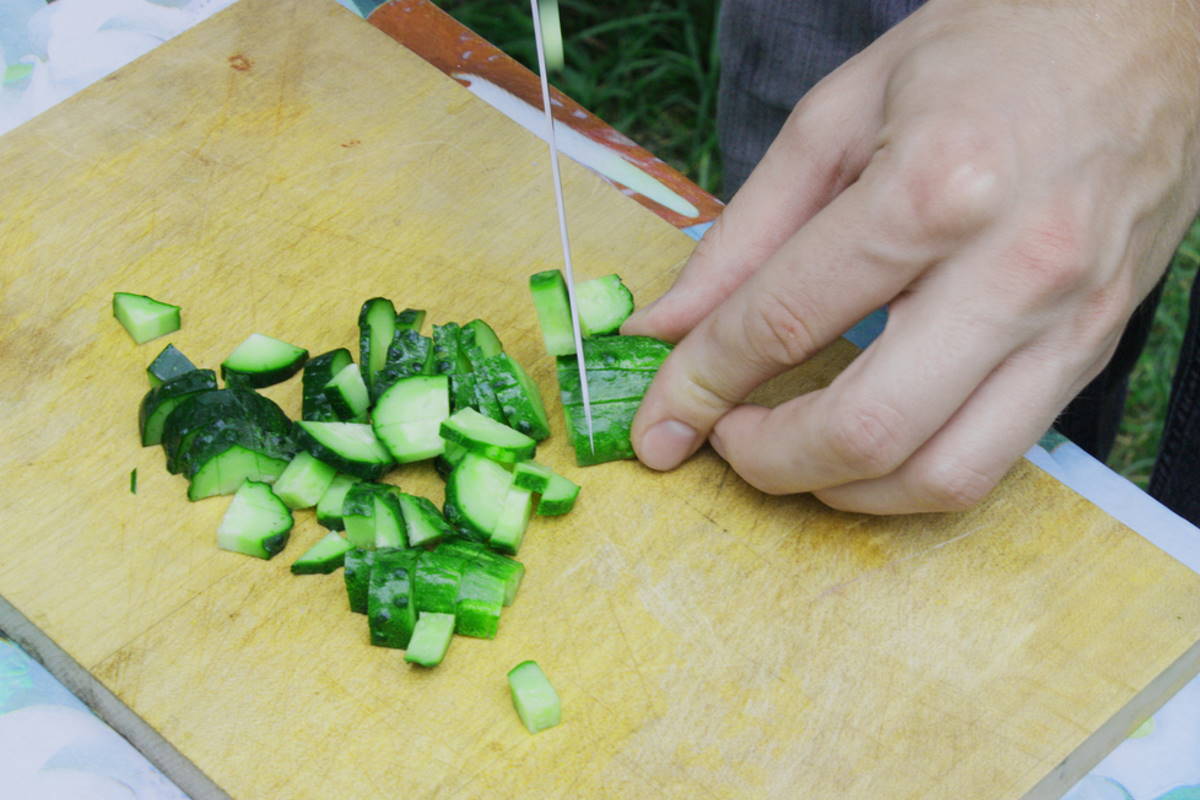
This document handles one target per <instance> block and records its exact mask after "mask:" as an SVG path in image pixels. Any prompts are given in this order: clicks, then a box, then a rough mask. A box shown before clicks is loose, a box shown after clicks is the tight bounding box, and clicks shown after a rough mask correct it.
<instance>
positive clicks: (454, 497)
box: [446, 453, 512, 538]
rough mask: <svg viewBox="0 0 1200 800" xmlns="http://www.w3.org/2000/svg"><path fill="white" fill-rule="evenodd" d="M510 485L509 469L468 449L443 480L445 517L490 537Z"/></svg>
mask: <svg viewBox="0 0 1200 800" xmlns="http://www.w3.org/2000/svg"><path fill="white" fill-rule="evenodd" d="M510 486H512V473H510V472H509V471H508V470H506V469H505V468H504V467H502V466H500V465H499V464H497V463H496V462H495V461H492V460H490V459H487V458H484V457H483V456H479V455H476V454H475V453H467V454H466V455H465V456H463V460H462V461H460V462H459V463H458V466H457V467H455V468H454V471H453V472H451V473H450V479H449V480H448V481H447V482H446V504H447V512H446V519H447V520H448V521H451V522H456V521H457V522H460V523H461V524H463V525H465V526H466V527H468V528H469V529H470V530H472V531H474V532H475V533H476V534H478V535H480V536H482V537H484V538H487V537H490V536H491V534H492V530H493V529H494V528H495V527H496V520H497V518H498V517H499V515H500V509H501V508H502V507H503V506H504V500H505V498H506V496H507V495H508V489H509V487H510ZM451 508H453V509H454V518H453V519H452V518H451V512H450V509H451Z"/></svg>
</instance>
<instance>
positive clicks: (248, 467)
mask: <svg viewBox="0 0 1200 800" xmlns="http://www.w3.org/2000/svg"><path fill="white" fill-rule="evenodd" d="M288 460H289V459H287V458H272V457H271V456H268V455H265V454H263V453H261V452H258V451H257V450H254V449H251V448H249V447H245V446H244V445H240V444H236V443H235V444H231V445H227V446H225V447H224V448H223V449H220V450H214V451H212V452H206V453H205V454H204V455H202V456H199V457H198V460H197V462H196V463H197V468H196V470H195V472H194V473H193V474H192V476H191V479H190V482H189V483H188V500H192V501H196V500H203V499H204V498H206V497H212V496H214V495H221V494H233V493H234V492H236V491H238V490H239V488H240V487H241V486H242V485H243V484H244V483H246V482H247V481H251V482H259V483H262V482H267V483H270V482H273V481H274V480H275V479H276V478H278V477H279V476H280V475H282V474H283V471H284V470H285V469H286V468H287V465H288ZM284 508H287V506H284ZM289 513H290V509H289Z"/></svg>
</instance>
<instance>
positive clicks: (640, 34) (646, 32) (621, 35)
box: [440, 0, 1200, 487]
mask: <svg viewBox="0 0 1200 800" xmlns="http://www.w3.org/2000/svg"><path fill="white" fill-rule="evenodd" d="M440 5H441V6H442V7H443V8H445V9H446V10H447V11H449V12H450V13H452V14H454V16H456V17H457V18H458V19H460V20H461V21H462V22H464V23H465V24H466V25H467V26H469V27H470V28H472V29H474V30H475V31H476V32H477V33H479V34H480V35H482V36H483V37H484V38H486V39H488V40H489V41H491V42H492V43H493V44H495V45H497V46H498V47H500V48H501V49H502V50H504V51H505V52H507V53H509V54H510V55H512V56H514V57H515V58H517V59H519V60H520V61H522V62H523V63H525V64H526V66H530V67H532V68H533V69H536V56H535V55H534V49H533V26H532V23H531V22H530V20H529V7H528V5H527V3H526V2H517V3H507V4H505V3H496V2H495V0H440ZM559 5H560V9H561V18H562V28H563V37H564V49H565V51H566V66H565V68H564V69H563V70H562V71H561V72H558V73H554V74H552V75H551V80H552V82H553V83H554V85H555V86H557V87H558V88H559V89H561V90H563V91H564V92H565V93H566V94H568V95H570V96H571V97H573V98H575V99H576V100H578V101H579V102H580V103H581V104H582V105H583V106H584V107H585V108H587V109H588V110H590V111H592V112H593V113H595V114H597V115H598V116H600V117H601V118H602V119H604V120H606V121H607V122H608V123H609V124H611V125H612V126H613V127H615V128H616V129H617V130H619V131H621V132H622V133H624V134H626V135H627V136H629V137H630V138H632V139H633V140H634V141H636V142H638V143H639V144H641V145H642V146H644V147H646V148H647V149H648V150H650V151H651V152H653V153H654V154H655V155H657V156H658V157H660V158H662V159H663V160H665V161H666V162H667V163H669V164H671V165H672V166H674V167H675V168H676V169H678V170H679V171H681V172H683V173H684V174H685V175H687V176H688V177H689V178H691V179H692V180H693V181H695V182H696V183H697V184H699V185H700V186H701V187H703V188H704V189H706V190H708V191H709V192H712V193H713V194H716V195H720V192H721V163H720V152H719V151H718V148H717V135H716V123H715V115H716V98H717V76H718V68H719V65H718V59H717V42H716V15H717V0H641V2H632V1H631V0H610V2H606V3H603V4H601V3H591V2H586V0H559ZM1198 267H1200V220H1198V221H1197V223H1196V224H1195V225H1193V226H1192V229H1191V231H1190V233H1189V234H1188V238H1187V240H1186V241H1185V242H1184V244H1183V246H1181V247H1180V250H1179V252H1178V253H1177V254H1176V256H1175V262H1174V264H1173V265H1172V269H1171V273H1170V276H1169V278H1168V282H1167V286H1166V288H1165V291H1164V294H1163V298H1162V303H1161V305H1160V306H1159V309H1158V313H1157V315H1156V317H1155V320H1154V327H1153V330H1152V331H1151V334H1150V341H1149V343H1148V344H1147V346H1146V351H1145V353H1144V354H1143V356H1142V358H1141V360H1140V361H1139V362H1138V364H1137V367H1136V368H1135V370H1134V373H1133V375H1132V377H1131V380H1130V390H1129V399H1128V402H1127V405H1126V412H1125V418H1124V420H1123V421H1122V425H1121V430H1120V433H1119V434H1118V437H1117V443H1116V446H1115V448H1114V450H1113V454H1112V456H1111V457H1110V458H1109V464H1110V465H1111V466H1112V467H1113V469H1115V470H1116V471H1117V472H1119V473H1121V474H1122V475H1124V476H1126V477H1127V478H1129V479H1131V480H1133V481H1134V482H1136V483H1138V484H1139V485H1141V486H1142V487H1145V485H1146V483H1147V481H1148V480H1149V476H1150V472H1151V470H1152V469H1153V466H1154V457H1155V453H1156V451H1157V448H1158V440H1159V438H1160V436H1161V434H1162V424H1163V419H1164V417H1165V415H1166V408H1167V399H1168V397H1169V396H1170V391H1171V376H1172V374H1173V372H1174V365H1175V359H1176V356H1177V354H1178V352H1179V346H1180V344H1181V342H1182V340H1183V331H1184V326H1185V324H1186V322H1187V310H1188V288H1189V287H1190V286H1191V281H1192V280H1193V279H1194V278H1195V275H1196V272H1197V269H1198Z"/></svg>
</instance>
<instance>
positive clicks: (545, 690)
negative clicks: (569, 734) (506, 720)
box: [508, 661, 562, 733]
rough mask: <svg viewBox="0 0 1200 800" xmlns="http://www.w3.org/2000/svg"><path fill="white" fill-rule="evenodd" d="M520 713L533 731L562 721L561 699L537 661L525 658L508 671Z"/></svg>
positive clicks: (522, 719) (515, 703) (514, 702)
mask: <svg viewBox="0 0 1200 800" xmlns="http://www.w3.org/2000/svg"><path fill="white" fill-rule="evenodd" d="M508 686H509V688H510V689H511V690H512V699H513V706H514V707H515V708H516V709H517V716H519V717H520V718H521V722H522V723H524V724H525V727H526V728H527V729H528V730H529V732H530V733H537V732H539V731H544V730H546V728H552V727H554V726H555V725H557V724H558V723H559V722H561V721H562V701H560V700H559V697H558V692H556V691H554V687H553V686H551V685H550V679H549V678H547V677H546V673H545V672H543V671H542V668H541V667H539V666H538V663H537V662H536V661H522V662H521V663H520V664H517V665H516V666H515V667H513V668H512V669H511V670H509V672H508Z"/></svg>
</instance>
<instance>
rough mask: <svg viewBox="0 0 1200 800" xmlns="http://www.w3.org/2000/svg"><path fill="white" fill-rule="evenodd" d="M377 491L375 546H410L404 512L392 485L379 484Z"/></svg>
mask: <svg viewBox="0 0 1200 800" xmlns="http://www.w3.org/2000/svg"><path fill="white" fill-rule="evenodd" d="M379 486H380V487H382V488H379V489H377V490H376V492H375V548H376V549H377V550H378V549H383V548H388V547H408V541H407V539H406V538H405V535H404V512H402V511H401V510H400V501H399V499H398V498H397V497H396V494H395V493H394V492H392V491H391V489H390V487H385V486H383V484H379Z"/></svg>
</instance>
